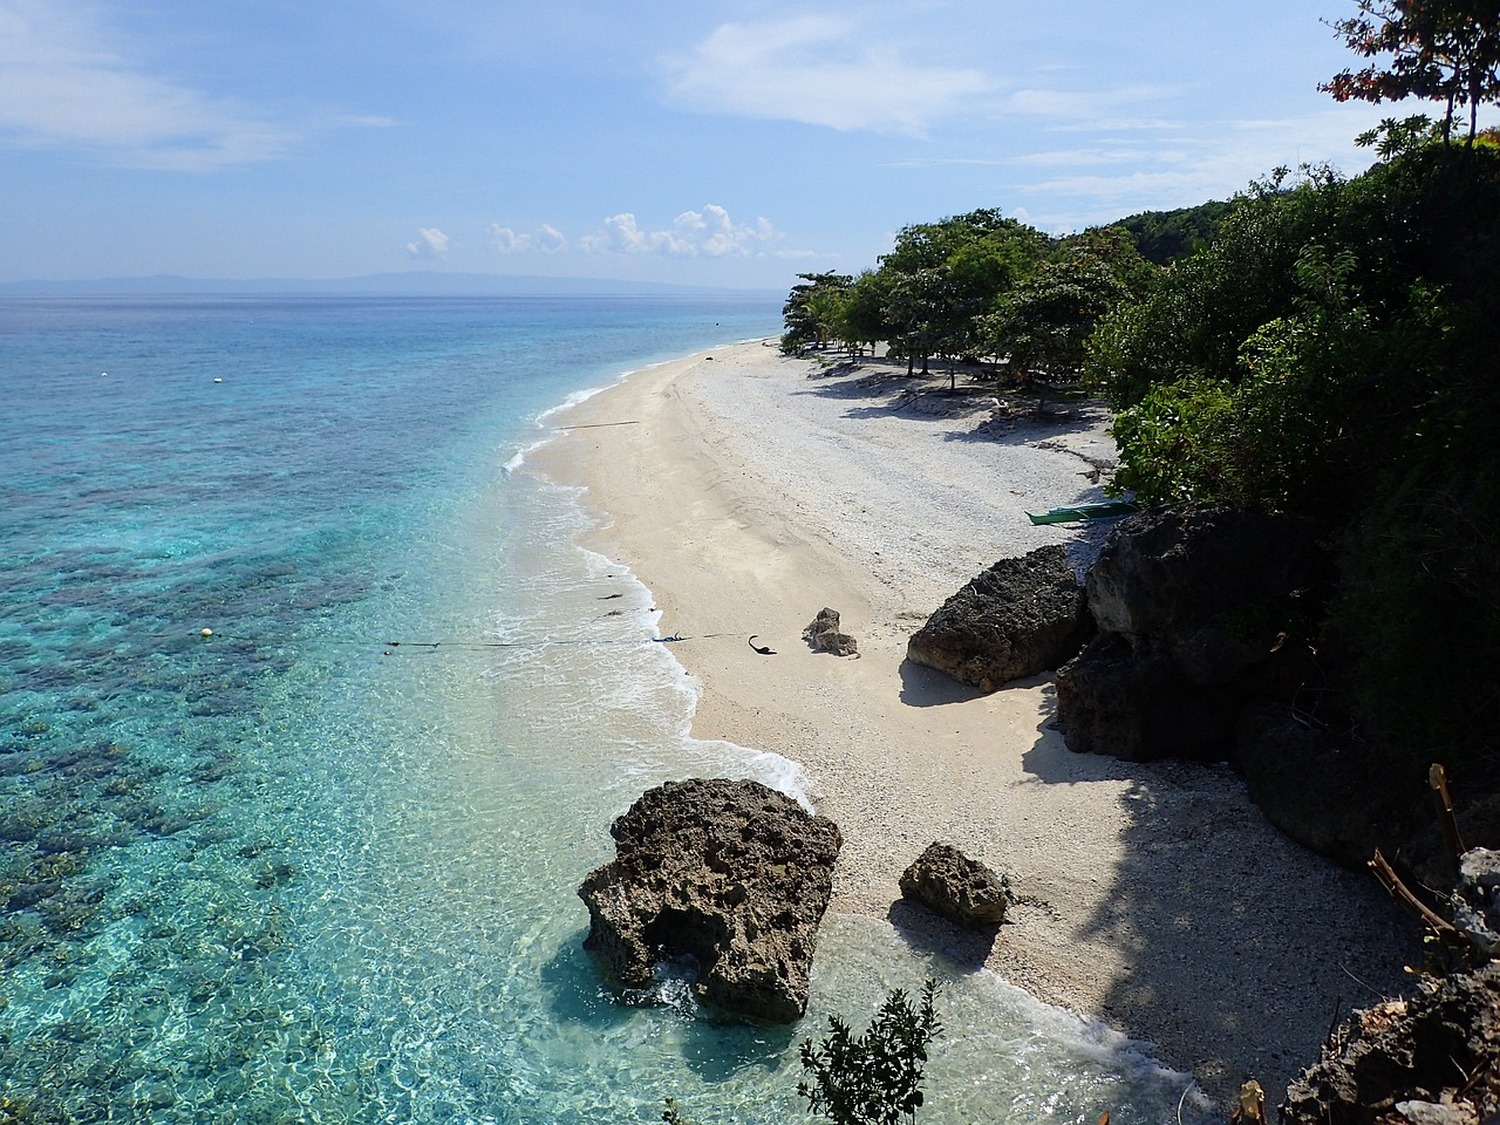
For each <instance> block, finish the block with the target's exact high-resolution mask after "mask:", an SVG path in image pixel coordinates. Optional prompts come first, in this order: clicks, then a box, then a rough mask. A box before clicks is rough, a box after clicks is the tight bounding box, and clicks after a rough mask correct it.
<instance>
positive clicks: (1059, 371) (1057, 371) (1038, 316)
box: [979, 227, 1160, 382]
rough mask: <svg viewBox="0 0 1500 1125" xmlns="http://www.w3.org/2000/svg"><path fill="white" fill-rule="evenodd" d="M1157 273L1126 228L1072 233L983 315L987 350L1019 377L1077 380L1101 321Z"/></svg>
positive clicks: (982, 339) (1146, 286)
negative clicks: (1007, 361) (1137, 250)
mask: <svg viewBox="0 0 1500 1125" xmlns="http://www.w3.org/2000/svg"><path fill="white" fill-rule="evenodd" d="M1159 272H1160V271H1158V270H1157V269H1156V268H1155V267H1154V266H1152V265H1151V264H1150V263H1148V262H1147V261H1145V259H1143V258H1142V257H1141V256H1140V255H1139V254H1138V253H1136V250H1135V246H1134V244H1133V242H1132V241H1131V237H1130V235H1129V233H1128V232H1126V231H1125V230H1124V229H1122V228H1120V227H1098V228H1094V229H1092V230H1087V231H1084V232H1083V233H1082V234H1076V235H1073V236H1072V237H1070V238H1066V239H1064V240H1063V241H1062V242H1061V243H1060V244H1059V246H1058V248H1057V250H1056V251H1055V252H1054V253H1053V254H1052V256H1051V257H1050V258H1049V259H1048V260H1047V261H1045V262H1043V263H1042V264H1041V265H1039V266H1038V267H1037V268H1036V270H1035V271H1034V272H1033V273H1032V274H1031V275H1030V276H1029V277H1027V278H1026V279H1024V280H1023V281H1021V282H1020V283H1018V284H1017V285H1016V286H1014V287H1013V288H1012V289H1010V290H1009V291H1008V292H1006V293H1004V294H1002V295H1001V297H1000V299H999V301H998V302H997V307H996V310H995V311H994V312H993V313H990V314H988V315H986V316H984V317H981V318H980V320H979V338H980V342H981V345H982V348H983V351H984V352H985V354H987V355H995V356H1002V357H1005V358H1007V359H1008V360H1009V362H1010V372H1011V374H1012V376H1013V377H1014V378H1015V379H1016V380H1017V381H1020V382H1026V381H1030V380H1033V379H1035V378H1037V377H1039V376H1044V377H1048V378H1051V379H1055V380H1061V381H1064V382H1073V381H1075V380H1077V379H1078V377H1079V376H1080V375H1081V374H1082V372H1083V366H1084V360H1085V355H1086V345H1087V343H1088V339H1089V337H1090V336H1091V335H1093V332H1094V327H1095V325H1097V324H1098V322H1099V321H1100V319H1101V318H1103V317H1104V316H1105V315H1106V314H1107V313H1109V312H1110V311H1111V310H1112V309H1113V308H1114V307H1115V306H1116V305H1118V304H1120V303H1121V302H1122V301H1124V300H1126V299H1127V298H1139V297H1141V296H1143V295H1144V293H1145V292H1146V290H1147V289H1149V288H1150V287H1151V285H1152V284H1153V283H1154V282H1155V280H1156V278H1157V276H1158V275H1159Z"/></svg>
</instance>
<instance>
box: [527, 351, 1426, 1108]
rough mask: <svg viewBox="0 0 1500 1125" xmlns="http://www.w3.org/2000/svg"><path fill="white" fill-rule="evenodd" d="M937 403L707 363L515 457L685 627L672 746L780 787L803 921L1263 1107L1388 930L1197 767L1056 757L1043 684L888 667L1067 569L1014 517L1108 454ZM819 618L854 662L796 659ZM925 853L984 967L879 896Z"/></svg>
mask: <svg viewBox="0 0 1500 1125" xmlns="http://www.w3.org/2000/svg"><path fill="white" fill-rule="evenodd" d="M946 387H947V380H946V378H942V379H940V378H938V377H937V376H933V377H932V378H931V379H929V380H925V381H923V380H916V381H913V380H909V379H906V378H904V377H898V376H897V375H895V374H892V373H888V372H886V371H885V370H884V369H883V368H882V367H881V366H880V365H878V364H873V365H868V366H866V367H863V368H861V369H859V370H855V371H846V372H842V373H841V372H840V371H839V370H838V369H833V370H832V371H823V372H820V371H819V370H818V369H817V368H816V367H815V365H814V364H812V363H810V362H809V361H805V360H793V359H788V358H786V357H783V356H781V355H779V354H778V352H777V351H776V348H775V346H774V342H773V343H771V344H770V345H769V346H768V345H766V344H764V343H749V344H733V345H726V346H724V347H721V348H715V349H711V350H708V351H705V352H700V353H696V354H695V355H693V356H689V357H686V358H683V359H680V360H675V361H668V362H666V363H663V364H658V365H654V366H651V367H646V368H641V369H639V370H637V371H634V372H632V373H630V374H629V375H628V376H626V377H624V378H623V379H621V380H620V381H617V382H616V383H614V384H612V385H611V386H609V387H606V388H604V389H603V390H601V391H599V392H598V393H595V394H592V395H590V396H588V397H587V398H585V399H584V400H582V401H581V402H577V403H572V404H569V405H567V406H566V407H565V408H564V409H562V410H560V411H558V412H554V413H553V414H552V415H550V416H549V418H550V419H551V420H552V421H553V422H554V423H555V424H557V425H558V426H559V428H562V427H563V425H564V424H566V425H567V426H572V427H576V428H574V429H571V430H570V431H569V432H568V433H567V434H565V435H563V436H562V437H560V438H559V439H558V440H556V441H552V442H549V443H547V444H545V445H544V446H542V447H541V448H539V449H537V450H535V452H534V453H529V454H528V455H527V460H528V461H531V462H532V463H533V464H535V465H536V466H537V468H538V469H539V470H540V471H542V472H543V473H544V474H546V475H548V476H550V477H552V478H553V479H555V480H558V481H559V482H561V483H564V484H569V485H581V486H583V487H585V488H586V490H587V492H586V495H585V497H584V503H585V504H586V505H588V506H589V507H591V508H592V509H594V510H595V511H597V512H598V513H600V514H601V515H602V516H603V518H604V521H605V522H604V525H603V526H602V527H601V528H600V530H599V531H598V532H596V533H595V534H593V535H591V536H589V538H588V546H589V547H590V548H591V549H595V550H599V551H601V552H603V553H605V554H607V555H609V556H610V557H614V558H619V559H621V560H622V561H623V562H625V563H627V564H628V565H629V566H630V567H631V569H632V570H633V572H634V573H635V575H636V576H637V577H638V578H639V579H640V581H641V582H643V583H644V584H645V585H646V587H647V588H648V589H650V590H651V591H652V592H653V595H654V597H655V598H656V606H657V608H658V609H659V610H660V626H661V630H662V632H663V633H665V634H667V635H682V636H684V637H688V638H692V639H690V640H688V641H686V642H684V643H679V644H674V645H673V646H672V647H673V651H674V654H675V655H676V656H677V658H678V660H679V661H680V662H681V663H682V665H683V666H684V667H685V669H686V670H687V672H688V673H689V675H691V676H692V677H693V678H694V679H695V680H696V681H697V683H698V685H699V688H700V691H699V699H698V706H697V709H696V713H695V715H694V718H693V724H692V734H693V736H694V737H696V738H699V739H704V740H715V739H723V740H726V741H730V742H734V743H738V744H740V745H742V746H747V747H751V748H753V749H757V750H766V751H771V752H774V753H777V754H780V755H782V756H784V757H786V758H789V759H791V760H792V761H794V762H796V763H797V764H798V765H800V766H801V767H802V768H803V770H804V771H805V772H806V775H807V776H808V778H809V781H810V784H811V789H812V794H811V795H812V797H813V799H814V800H815V802H816V803H817V805H818V808H819V811H820V812H823V813H825V814H827V815H828V816H830V817H832V818H833V819H834V820H835V821H836V822H837V823H838V824H839V826H840V828H841V829H842V831H843V834H844V837H845V847H844V852H843V854H842V856H841V857H840V860H839V867H838V870H837V872H836V875H835V886H834V897H833V901H832V904H831V906H830V909H831V910H833V911H834V912H836V913H842V914H852V915H862V916H867V917H872V918H877V919H881V920H884V921H885V923H886V924H888V925H891V926H893V927H894V928H895V930H896V931H898V932H899V933H900V934H901V936H902V937H903V938H905V939H906V940H907V941H908V942H910V943H912V944H914V945H916V946H918V947H920V948H922V949H926V950H936V951H940V952H942V953H944V954H946V955H947V956H948V957H949V959H950V960H953V961H955V962H956V963H957V964H958V965H959V966H961V967H964V968H969V969H977V968H979V967H985V968H989V969H992V970H994V971H995V972H997V973H998V974H999V975H1000V976H1002V977H1003V978H1005V979H1006V980H1008V981H1009V982H1011V983H1013V984H1016V985H1019V986H1020V987H1022V988H1024V989H1026V990H1027V991H1028V992H1031V993H1032V994H1033V995H1035V996H1037V997H1039V998H1041V999H1043V1000H1045V1001H1047V1002H1049V1003H1052V1004H1056V1005H1060V1006H1063V1007H1067V1008H1071V1009H1074V1010H1076V1011H1078V1012H1081V1013H1083V1014H1085V1015H1087V1016H1089V1017H1092V1018H1096V1019H1099V1020H1101V1021H1103V1022H1105V1023H1107V1024H1109V1025H1111V1026H1113V1027H1115V1028H1117V1029H1119V1030H1121V1031H1123V1032H1125V1033H1126V1034H1128V1035H1130V1036H1132V1037H1133V1038H1138V1039H1142V1040H1145V1041H1147V1042H1149V1043H1150V1044H1152V1046H1153V1048H1154V1050H1155V1051H1156V1052H1157V1053H1158V1055H1159V1056H1160V1057H1161V1058H1162V1061H1163V1062H1165V1063H1167V1064H1169V1065H1172V1066H1174V1067H1178V1068H1180V1069H1183V1070H1185V1071H1190V1072H1192V1073H1193V1075H1194V1077H1195V1078H1196V1079H1197V1080H1198V1082H1199V1084H1200V1086H1202V1087H1203V1089H1204V1090H1205V1091H1206V1092H1207V1093H1208V1094H1209V1095H1210V1096H1211V1097H1213V1098H1215V1099H1216V1100H1220V1101H1222V1100H1225V1099H1226V1097H1227V1096H1228V1095H1229V1094H1231V1093H1232V1092H1233V1091H1234V1090H1235V1089H1237V1088H1238V1085H1239V1083H1240V1082H1241V1081H1243V1080H1244V1079H1245V1078H1249V1077H1255V1078H1257V1079H1258V1080H1259V1081H1260V1082H1261V1083H1262V1085H1263V1086H1264V1087H1265V1088H1266V1091H1267V1094H1268V1096H1269V1097H1270V1098H1271V1099H1272V1100H1273V1101H1279V1100H1280V1097H1281V1094H1282V1091H1283V1090H1284V1088H1285V1084H1286V1082H1287V1081H1289V1080H1290V1079H1291V1078H1292V1077H1293V1076H1294V1075H1295V1073H1296V1072H1297V1071H1298V1070H1300V1069H1301V1067H1303V1066H1305V1065H1307V1064H1308V1063H1310V1062H1312V1061H1313V1059H1314V1058H1315V1057H1316V1052H1317V1048H1318V1045H1319V1043H1320V1042H1321V1041H1322V1038H1323V1036H1324V1034H1325V1033H1326V1031H1327V1028H1328V1025H1329V1020H1330V1017H1331V1014H1332V1012H1333V1010H1334V1007H1335V1005H1336V1004H1340V1005H1342V1007H1343V1008H1344V1009H1346V1010H1347V1009H1348V1008H1349V1007H1351V1006H1362V1005H1364V1004H1367V1003H1369V1002H1373V1001H1374V1000H1375V999H1376V998H1377V997H1376V996H1375V995H1372V994H1369V993H1366V992H1365V991H1364V989H1363V988H1362V987H1361V986H1360V985H1358V984H1355V983H1354V982H1353V981H1352V980H1351V978H1350V976H1349V974H1351V973H1352V974H1353V975H1354V976H1356V977H1358V978H1361V979H1363V980H1365V981H1369V982H1370V985H1371V986H1372V987H1373V988H1374V989H1375V990H1376V991H1379V992H1387V993H1393V992H1395V991H1396V990H1397V989H1398V988H1399V987H1400V984H1401V972H1400V969H1401V958H1402V957H1403V956H1408V955H1409V935H1408V934H1407V931H1406V930H1405V929H1404V928H1403V926H1402V924H1401V920H1400V919H1398V917H1397V916H1396V914H1395V911H1394V910H1393V908H1391V906H1390V905H1389V903H1388V902H1387V901H1386V899H1385V896H1384V895H1382V894H1381V893H1380V892H1379V890H1378V888H1377V887H1375V886H1374V885H1373V881H1366V880H1365V879H1363V878H1362V877H1360V876H1359V875H1356V874H1353V873H1349V872H1344V871H1341V870H1339V869H1336V868H1333V867H1332V866H1331V865H1330V864H1328V863H1327V862H1326V861H1323V860H1321V859H1319V858H1318V857H1315V856H1312V855H1311V854H1310V853H1307V852H1305V851H1303V850H1302V849H1301V848H1300V847H1299V846H1297V845H1295V844H1293V843H1291V842H1290V841H1288V840H1286V839H1285V838H1284V837H1282V836H1281V835H1280V834H1279V833H1278V832H1276V831H1275V830H1274V829H1272V828H1271V827H1270V826H1269V825H1268V824H1266V822H1265V821H1264V820H1263V818H1261V816H1260V814H1259V812H1258V811H1257V810H1256V809H1255V808H1254V807H1253V806H1252V805H1251V804H1250V802H1249V800H1248V798H1247V797H1246V796H1245V794H1244V792H1243V787H1242V786H1241V785H1240V783H1239V781H1238V779H1236V778H1235V777H1234V776H1233V775H1232V774H1231V773H1230V772H1229V771H1228V770H1227V769H1226V768H1224V767H1222V766H1199V765H1187V764H1182V763H1174V762H1165V763H1155V764H1151V765H1137V764H1132V763H1124V762H1118V761H1115V760H1113V759H1108V758H1096V757H1093V756H1088V755H1076V754H1072V753H1071V752H1070V751H1068V750H1067V749H1066V748H1065V747H1064V746H1063V744H1062V740H1061V737H1060V735H1059V734H1058V733H1057V732H1056V731H1055V730H1054V729H1052V702H1051V689H1050V681H1049V679H1048V678H1047V677H1038V678H1036V679H1035V680H1031V681H1026V682H1024V683H1022V684H1019V685H1011V686H1009V687H1007V688H1005V689H1004V690H1002V691H999V692H996V693H994V694H992V695H988V696H985V695H980V694H978V693H977V692H975V691H973V690H971V689H967V688H963V687H961V686H960V685H957V684H954V683H952V682H951V681H948V680H947V679H946V677H943V676H941V675H940V674H938V673H936V672H932V671H930V670H928V669H922V668H915V667H912V666H908V665H905V664H903V658H904V655H905V643H906V638H907V637H908V636H909V635H910V634H911V633H912V632H913V631H915V630H916V628H917V627H918V626H919V625H920V624H921V623H922V622H923V621H924V620H925V619H926V617H927V616H928V614H930V613H931V612H932V611H933V610H935V609H936V608H937V607H938V605H940V604H941V603H942V601H943V600H944V599H946V598H947V597H948V596H949V595H950V594H952V593H954V592H955V591H956V590H957V589H958V588H959V587H960V586H961V585H963V583H964V582H966V581H967V580H968V579H969V578H971V577H972V576H973V575H974V574H976V573H978V572H979V571H980V570H982V569H984V568H985V567H987V566H988V565H989V564H990V563H992V562H994V561H995V560H996V559H997V558H1001V557H1006V556H1008V555H1019V554H1022V553H1024V552H1025V551H1028V550H1030V549H1032V548H1033V547H1036V546H1040V545H1043V544H1045V543H1064V544H1067V545H1069V548H1070V554H1072V555H1074V557H1075V558H1077V559H1078V560H1080V561H1082V560H1083V559H1084V558H1085V557H1086V556H1088V555H1089V554H1090V553H1091V549H1092V546H1091V545H1090V544H1089V543H1087V542H1082V541H1080V540H1079V537H1078V536H1077V535H1076V534H1075V533H1073V532H1070V531H1068V530H1064V529H1059V528H1057V527H1034V526H1032V525H1031V524H1030V521H1029V520H1027V519H1026V517H1025V511H1026V510H1027V509H1030V510H1033V511H1036V510H1040V509H1043V508H1048V507H1054V506H1058V505H1061V504H1068V503H1075V502H1078V501H1080V500H1082V499H1095V498H1097V480H1098V473H1097V469H1098V467H1099V465H1100V464H1101V463H1104V462H1106V461H1107V460H1108V457H1109V456H1110V455H1111V454H1112V452H1113V447H1112V444H1111V443H1109V440H1108V438H1107V435H1105V434H1104V432H1103V427H1104V425H1105V424H1106V420H1105V419H1104V418H1103V416H1102V414H1099V413H1097V412H1091V411H1087V410H1075V411H1074V413H1073V414H1072V415H1071V416H1068V417H1064V418H1061V419H1056V420H1053V421H1052V422H1051V423H1050V424H1039V423H1036V422H1033V421H1030V420H1026V419H1022V420H1019V421H1018V422H1017V423H1016V424H1015V425H1014V426H1012V427H1005V426H999V427H997V426H995V425H994V423H992V422H989V416H990V410H989V407H990V406H991V405H992V400H988V399H986V398H985V397H984V396H983V395H982V394H980V395H967V396H966V395H949V394H946V393H943V392H944V391H945V389H946ZM625 422H628V423H630V424H621V423H625ZM585 427H587V428H585ZM1091 472H1092V475H1091ZM824 606H829V607H832V608H834V609H837V610H838V611H839V612H840V614H841V615H842V618H843V622H844V627H845V630H846V631H848V632H850V633H853V634H854V635H855V636H856V637H857V638H858V640H859V645H860V656H859V657H858V658H854V659H848V658H838V657H833V656H830V655H828V654H825V653H816V652H813V651H811V650H810V649H809V647H808V646H807V645H806V643H805V642H804V641H803V640H802V635H801V634H802V629H803V628H804V627H805V626H806V625H807V623H808V622H809V621H811V619H812V617H813V616H814V615H815V614H816V613H817V612H818V610H819V609H821V608H822V607H824ZM752 634H753V635H755V637H756V642H755V643H756V644H758V645H761V646H766V647H769V648H771V649H774V650H775V655H774V656H764V655H761V654H760V653H758V652H756V651H755V650H754V649H752V648H751V646H750V644H749V643H747V641H748V638H749V637H750V636H751V635H752ZM935 839H941V840H946V841H948V842H951V843H953V844H956V845H957V846H959V847H960V848H963V849H964V850H965V851H966V852H968V853H969V854H970V855H973V856H975V857H976V858H979V859H981V860H983V861H984V862H986V863H988V864H989V865H990V866H992V867H994V868H995V869H996V870H997V871H1002V872H1005V873H1007V874H1008V875H1009V876H1010V879H1011V882H1012V886H1013V888H1014V889H1015V891H1016V892H1017V894H1018V895H1020V896H1021V899H1022V902H1021V904H1020V905H1018V906H1017V907H1016V908H1015V909H1014V910H1013V912H1012V918H1013V919H1014V923H1015V924H1007V925H1006V926H1004V927H1002V929H1001V931H1000V933H999V935H998V937H997V938H996V939H995V941H994V942H993V945H992V946H990V945H989V943H988V942H987V941H985V942H981V941H979V940H978V939H975V938H973V937H972V936H969V935H963V934H959V933H957V932H955V931H953V930H951V929H950V928H949V927H947V926H946V925H945V924H942V923H937V922H935V921H933V920H931V919H930V918H928V917H927V916H926V915H925V914H924V913H923V912H921V911H920V910H919V909H917V908H915V907H908V906H905V905H904V904H903V903H902V902H901V900H900V891H899V888H898V887H897V879H898V878H899V876H900V873H901V871H902V870H904V868H905V867H906V865H907V864H908V863H910V862H911V860H912V859H913V858H915V856H916V855H917V854H918V853H919V852H920V851H921V850H922V849H923V848H924V847H925V846H926V845H927V844H928V843H930V842H932V841H933V840H935Z"/></svg>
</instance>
